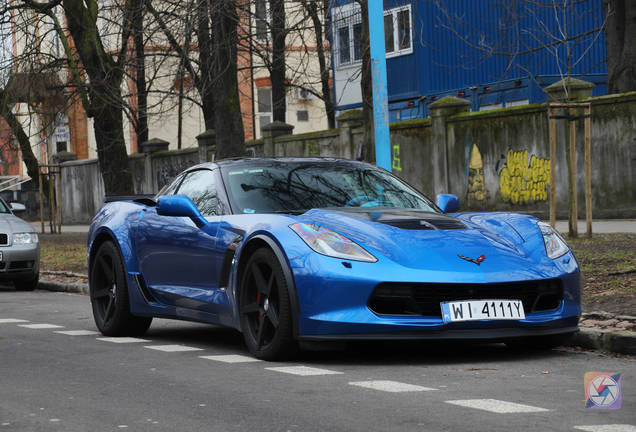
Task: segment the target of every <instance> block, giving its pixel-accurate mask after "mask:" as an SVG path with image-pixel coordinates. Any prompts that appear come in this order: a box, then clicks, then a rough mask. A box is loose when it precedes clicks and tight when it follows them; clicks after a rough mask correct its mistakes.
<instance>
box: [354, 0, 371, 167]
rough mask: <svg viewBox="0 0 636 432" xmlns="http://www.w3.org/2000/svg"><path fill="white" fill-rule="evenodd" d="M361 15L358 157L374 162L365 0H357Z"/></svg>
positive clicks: (369, 61) (367, 18) (367, 12)
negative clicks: (361, 127) (361, 125)
mask: <svg viewBox="0 0 636 432" xmlns="http://www.w3.org/2000/svg"><path fill="white" fill-rule="evenodd" d="M358 3H360V14H361V15H362V32H361V33H362V34H361V37H360V43H361V46H362V76H361V77H360V90H361V92H362V113H363V116H364V138H363V141H362V149H361V155H360V159H361V160H363V161H365V162H369V163H373V164H374V163H375V135H374V133H373V131H374V125H373V87H372V86H373V79H372V77H371V47H370V44H369V4H368V1H367V0H358Z"/></svg>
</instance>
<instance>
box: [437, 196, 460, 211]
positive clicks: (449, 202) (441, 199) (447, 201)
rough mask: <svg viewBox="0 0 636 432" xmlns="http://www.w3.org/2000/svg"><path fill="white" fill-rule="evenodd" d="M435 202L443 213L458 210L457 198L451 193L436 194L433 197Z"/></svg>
mask: <svg viewBox="0 0 636 432" xmlns="http://www.w3.org/2000/svg"><path fill="white" fill-rule="evenodd" d="M435 204H437V207H439V208H440V209H441V210H442V211H443V212H444V213H452V212H456V211H457V210H459V198H457V196H456V195H453V194H438V195H437V198H436V199H435Z"/></svg>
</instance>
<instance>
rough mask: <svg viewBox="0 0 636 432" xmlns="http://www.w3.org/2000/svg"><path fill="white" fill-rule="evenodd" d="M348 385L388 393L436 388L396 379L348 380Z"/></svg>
mask: <svg viewBox="0 0 636 432" xmlns="http://www.w3.org/2000/svg"><path fill="white" fill-rule="evenodd" d="M349 385H352V386H358V387H364V388H369V389H372V390H380V391H385V392H390V393H400V392H419V391H431V390H437V389H435V388H430V387H422V386H418V385H413V384H406V383H401V382H397V381H387V380H377V381H356V382H350V383H349Z"/></svg>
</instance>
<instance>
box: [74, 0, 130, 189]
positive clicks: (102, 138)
mask: <svg viewBox="0 0 636 432" xmlns="http://www.w3.org/2000/svg"><path fill="white" fill-rule="evenodd" d="M85 5H87V6H85ZM63 6H64V11H65V12H66V17H67V23H68V30H69V32H70V34H71V37H72V38H73V41H74V42H75V48H76V49H77V53H78V55H79V58H80V60H81V62H82V65H83V66H84V69H85V71H86V74H87V75H88V94H89V95H90V107H86V110H87V113H88V114H89V116H92V117H93V118H94V129H95V140H96V142H97V155H98V158H99V169H100V172H101V174H102V178H103V180H104V191H105V194H106V195H131V194H133V193H134V190H133V182H132V175H131V172H130V168H129V166H128V154H127V152H126V142H125V141H124V125H123V100H122V95H121V82H122V78H123V66H122V65H121V64H120V63H118V62H115V61H114V60H113V58H112V57H111V56H110V55H109V54H108V53H106V51H105V50H104V46H103V45H102V41H101V38H100V35H99V32H98V30H97V21H96V16H97V10H98V5H97V2H96V1H95V0H85V2H79V1H76V0H63ZM125 40H127V38H125ZM122 43H123V41H122ZM123 55H125V50H124V53H123Z"/></svg>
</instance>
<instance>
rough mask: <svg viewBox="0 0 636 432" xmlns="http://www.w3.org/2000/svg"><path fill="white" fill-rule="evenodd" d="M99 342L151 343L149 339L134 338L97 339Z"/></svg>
mask: <svg viewBox="0 0 636 432" xmlns="http://www.w3.org/2000/svg"><path fill="white" fill-rule="evenodd" d="M97 340H98V341H102V342H112V343H120V344H123V343H138V342H150V341H149V340H148V339H139V338H134V337H103V338H97Z"/></svg>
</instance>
